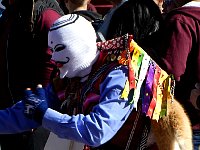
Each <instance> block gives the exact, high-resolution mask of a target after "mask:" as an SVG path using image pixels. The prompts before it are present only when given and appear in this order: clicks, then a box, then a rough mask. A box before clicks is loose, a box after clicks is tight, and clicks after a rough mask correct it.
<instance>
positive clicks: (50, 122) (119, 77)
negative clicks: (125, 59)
mask: <svg viewBox="0 0 200 150" xmlns="http://www.w3.org/2000/svg"><path fill="white" fill-rule="evenodd" d="M126 79H127V68H125V67H124V66H122V67H121V68H119V69H115V70H113V71H111V72H110V73H109V75H108V76H107V77H106V79H105V80H104V82H103V83H102V84H101V87H100V100H99V104H98V105H96V106H95V107H93V110H92V112H91V113H90V114H88V115H83V114H78V115H73V116H69V115H67V114H61V113H59V112H57V111H55V110H52V109H50V108H48V109H47V111H46V113H45V115H44V118H43V124H42V125H43V126H44V127H45V128H47V129H49V130H51V131H52V132H54V133H55V134H57V135H58V136H59V137H61V138H67V139H71V140H75V141H78V142H82V143H85V144H88V145H90V146H94V147H97V146H99V145H101V144H103V143H105V142H107V141H108V140H110V139H111V138H112V137H113V136H114V135H115V134H116V133H117V131H118V130H119V129H120V128H121V126H122V125H123V124H124V122H125V121H126V119H127V117H128V116H129V114H130V113H131V111H132V109H133V106H132V105H129V104H128V101H126V100H123V99H121V98H120V95H121V92H122V90H123V89H124V85H125V82H126Z"/></svg>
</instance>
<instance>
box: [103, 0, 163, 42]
mask: <svg viewBox="0 0 200 150" xmlns="http://www.w3.org/2000/svg"><path fill="white" fill-rule="evenodd" d="M161 20H162V15H161V12H160V9H159V7H158V6H157V5H156V4H155V2H154V1H153V0H129V1H127V2H124V3H123V4H122V5H121V6H120V7H119V8H118V9H117V10H116V11H115V12H114V14H113V16H112V18H111V21H110V25H109V28H108V33H107V37H106V39H112V38H114V37H117V36H121V35H124V34H126V33H129V34H132V35H133V37H134V40H135V41H136V42H138V43H141V42H142V40H144V39H145V38H147V36H149V35H151V34H152V33H154V32H156V31H157V30H158V29H159V26H160V22H161Z"/></svg>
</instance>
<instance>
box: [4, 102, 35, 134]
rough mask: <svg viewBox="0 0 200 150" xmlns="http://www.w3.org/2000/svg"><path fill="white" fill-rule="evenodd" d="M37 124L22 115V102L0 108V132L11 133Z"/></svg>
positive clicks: (29, 128) (25, 129) (32, 127)
mask: <svg viewBox="0 0 200 150" xmlns="http://www.w3.org/2000/svg"><path fill="white" fill-rule="evenodd" d="M38 126H39V124H38V123H36V122H35V121H33V120H31V119H28V118H26V116H25V115H24V103H23V102H22V101H20V102H18V103H16V104H15V105H13V106H12V107H9V108H7V109H4V110H0V134H11V133H19V132H23V131H28V130H31V129H34V128H37V127H38Z"/></svg>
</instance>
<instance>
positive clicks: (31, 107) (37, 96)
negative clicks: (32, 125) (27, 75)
mask: <svg viewBox="0 0 200 150" xmlns="http://www.w3.org/2000/svg"><path fill="white" fill-rule="evenodd" d="M24 103H25V111H24V113H25V115H26V116H27V117H28V118H31V119H35V120H36V121H37V122H39V123H42V118H43V116H44V113H45V112H46V110H47V109H48V104H47V102H46V97H45V90H44V89H43V88H42V85H38V86H37V88H36V90H35V93H33V91H32V90H31V89H30V88H27V89H26V90H25V96H24Z"/></svg>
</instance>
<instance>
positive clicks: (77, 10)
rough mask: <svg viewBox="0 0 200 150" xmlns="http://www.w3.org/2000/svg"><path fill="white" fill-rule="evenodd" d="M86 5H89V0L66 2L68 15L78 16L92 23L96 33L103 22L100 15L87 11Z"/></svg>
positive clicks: (69, 0) (70, 0)
mask: <svg viewBox="0 0 200 150" xmlns="http://www.w3.org/2000/svg"><path fill="white" fill-rule="evenodd" d="M88 4H90V0H76V1H74V0H68V1H67V3H66V6H67V8H68V10H69V13H74V14H79V15H81V16H83V17H85V18H86V19H87V20H88V21H90V22H91V23H92V25H93V27H94V28H95V30H96V31H97V30H98V29H99V27H100V26H101V24H102V22H103V20H102V15H101V14H99V13H97V12H95V11H91V10H88Z"/></svg>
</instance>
